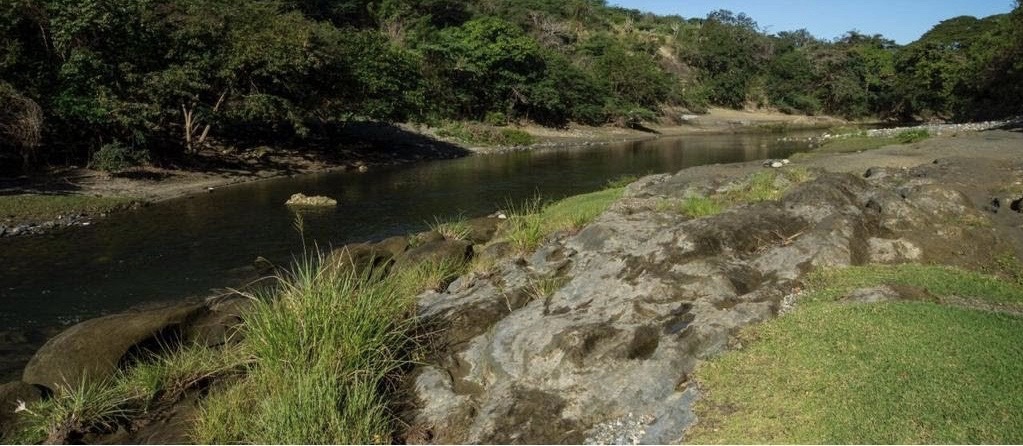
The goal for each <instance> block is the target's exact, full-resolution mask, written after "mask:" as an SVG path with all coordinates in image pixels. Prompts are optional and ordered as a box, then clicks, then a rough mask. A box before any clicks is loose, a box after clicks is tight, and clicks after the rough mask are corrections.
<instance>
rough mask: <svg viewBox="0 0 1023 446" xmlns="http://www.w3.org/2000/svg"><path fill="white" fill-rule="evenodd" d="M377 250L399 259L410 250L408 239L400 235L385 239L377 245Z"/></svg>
mask: <svg viewBox="0 0 1023 446" xmlns="http://www.w3.org/2000/svg"><path fill="white" fill-rule="evenodd" d="M376 248H377V249H379V250H381V251H384V252H387V253H390V254H391V255H392V256H395V257H397V256H399V255H401V254H402V253H404V252H405V251H407V250H408V248H409V243H408V237H402V236H400V235H399V236H394V237H388V238H385V239H383V240H381V241H379V242H377V243H376Z"/></svg>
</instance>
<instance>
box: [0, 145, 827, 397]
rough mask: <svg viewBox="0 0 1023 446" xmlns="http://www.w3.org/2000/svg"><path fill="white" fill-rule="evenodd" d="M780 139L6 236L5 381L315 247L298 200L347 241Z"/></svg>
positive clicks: (350, 184)
mask: <svg viewBox="0 0 1023 446" xmlns="http://www.w3.org/2000/svg"><path fill="white" fill-rule="evenodd" d="M780 136H782V135H778V134H759V135H755V134H746V135H697V136H685V137H672V138H661V139H656V140H650V141H642V142H629V143H618V144H610V145H602V146H587V147H565V148H558V149H542V150H534V151H520V152H510V153H502V154H493V155H480V156H470V157H466V158H460V159H455V160H445V161H433V162H427V163H422V164H418V165H407V166H395V167H387V168H378V169H375V170H371V171H370V172H367V173H362V174H360V173H354V172H351V173H349V172H339V173H327V174H319V175H308V176H300V177H294V178H280V179H274V180H267V181H260V182H255V183H249V184H242V185H237V186H232V187H226V188H222V189H218V190H215V191H213V192H212V193H209V194H201V195H195V196H191V197H185V198H180V199H175V200H170V201H166V202H162V203H158V204H155V205H153V206H149V207H146V208H143V209H139V210H136V211H129V212H123V213H118V214H114V215H112V216H110V217H107V218H105V219H102V220H99V221H97V222H95V223H94V224H93V225H91V226H89V227H83V228H70V229H66V230H63V231H58V232H54V233H50V234H44V235H40V236H31V237H20V238H8V239H0V265H2V266H0V302H2V305H0V378H10V377H13V376H16V375H17V370H18V369H20V367H22V366H23V365H24V362H25V361H27V359H28V357H30V355H31V352H32V351H34V349H35V348H38V346H39V345H41V343H42V342H44V341H45V339H46V338H47V337H48V336H50V335H52V334H53V333H55V332H56V331H57V330H59V329H60V327H62V326H66V325H69V324H72V323H75V322H78V321H81V320H83V319H87V318H90V317H95V316H98V315H102V314H105V313H110V312H117V311H121V310H125V309H127V308H130V307H132V306H136V305H139V304H144V303H148V302H157V301H165V300H171V299H180V298H183V297H188V296H202V295H207V294H209V293H210V290H211V289H212V288H217V287H224V286H234V285H237V284H238V281H239V277H241V276H243V275H244V274H245V273H246V271H245V270H244V269H240V268H241V267H244V266H246V265H251V264H252V262H253V260H254V259H256V257H257V256H263V257H266V258H267V259H270V260H271V261H273V262H275V263H278V264H286V263H287V262H289V260H290V259H291V258H292V256H294V255H296V254H300V253H301V252H302V249H303V248H302V247H303V239H302V236H300V234H299V232H298V231H297V230H296V229H295V221H296V214H295V213H294V211H292V210H291V209H288V208H287V207H285V206H284V204H283V203H284V201H285V200H287V198H288V197H289V196H290V195H291V194H293V193H295V192H302V193H305V194H307V195H327V196H330V197H334V198H336V199H337V200H338V201H339V202H340V205H339V206H338V207H337V208H335V209H329V210H321V211H316V212H303V218H302V220H303V226H304V236H305V242H306V243H307V244H312V243H315V244H316V245H317V246H320V247H329V246H339V245H342V244H345V243H350V242H356V241H366V240H372V239H380V238H384V237H388V236H392V235H397V234H407V233H410V232H414V231H421V230H423V229H425V228H427V227H428V225H429V223H430V222H432V221H434V220H435V219H441V220H443V219H451V218H456V217H458V216H460V215H462V216H469V217H472V216H478V215H483V214H488V213H491V212H493V211H495V210H497V209H501V208H504V207H506V206H507V204H508V203H509V202H512V203H521V202H524V201H525V200H527V199H529V198H531V197H534V196H536V195H539V196H541V197H543V198H544V199H557V198H562V197H565V196H569V195H574V194H579V193H584V192H590V191H594V190H597V189H600V188H601V187H603V186H604V185H605V184H606V183H607V182H608V181H609V180H612V179H614V178H617V177H620V176H623V175H636V176H642V175H645V174H649V173H662V172H674V171H677V170H679V169H682V168H685V167H690V166H696V165H703V164H713V163H731V162H739V161H748V160H755V159H763V158H783V157H787V156H789V155H791V154H792V153H795V152H798V151H802V150H805V149H806V148H807V143H806V142H793V141H780V140H779V137H780ZM0 382H2V381H0Z"/></svg>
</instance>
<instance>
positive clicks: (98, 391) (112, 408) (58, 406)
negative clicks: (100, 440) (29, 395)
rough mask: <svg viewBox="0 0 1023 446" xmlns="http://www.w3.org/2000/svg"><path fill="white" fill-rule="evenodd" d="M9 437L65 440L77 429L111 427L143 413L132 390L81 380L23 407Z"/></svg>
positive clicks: (27, 441)
mask: <svg viewBox="0 0 1023 446" xmlns="http://www.w3.org/2000/svg"><path fill="white" fill-rule="evenodd" d="M17 411H18V412H23V414H22V417H21V418H20V419H19V422H18V426H17V427H16V429H15V430H14V433H13V434H12V435H11V437H10V438H6V439H5V441H10V442H11V443H12V444H38V443H42V442H45V443H46V444H62V443H65V442H67V441H69V438H70V436H72V435H73V434H75V433H77V432H88V431H90V430H94V429H98V430H111V429H112V428H113V427H114V426H116V425H117V423H119V422H122V421H124V420H127V419H129V418H130V417H132V416H134V415H136V414H138V413H140V409H139V407H138V406H137V404H136V400H134V399H133V398H132V397H131V396H130V395H129V394H126V393H125V392H124V390H123V388H121V387H120V386H118V385H116V383H113V382H98V381H87V380H82V381H81V382H78V383H75V384H67V385H65V386H61V387H59V388H57V389H55V390H54V393H53V395H51V396H50V397H49V398H47V399H45V400H42V401H38V402H35V403H33V404H31V405H28V406H26V407H24V408H18V409H17Z"/></svg>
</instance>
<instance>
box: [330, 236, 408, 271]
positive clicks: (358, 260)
mask: <svg viewBox="0 0 1023 446" xmlns="http://www.w3.org/2000/svg"><path fill="white" fill-rule="evenodd" d="M393 259H394V254H393V251H392V250H390V249H388V247H387V246H378V245H377V244H373V243H351V244H348V245H345V246H342V247H340V248H338V249H335V250H334V251H332V252H331V253H330V256H328V257H327V263H328V264H330V265H333V266H335V267H337V268H343V269H350V270H352V271H355V272H356V273H358V274H367V275H370V274H382V273H384V272H386V271H387V268H389V267H390V265H391V263H392V262H393Z"/></svg>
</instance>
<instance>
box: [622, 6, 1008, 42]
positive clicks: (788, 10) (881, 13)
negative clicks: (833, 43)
mask: <svg viewBox="0 0 1023 446" xmlns="http://www.w3.org/2000/svg"><path fill="white" fill-rule="evenodd" d="M608 3H609V4H612V5H618V6H622V7H626V8H633V9H639V10H643V11H651V12H655V13H658V14H679V15H681V16H682V17H685V18H690V17H700V18H702V17H706V16H707V13H708V12H710V11H713V10H716V9H728V10H731V11H732V12H735V13H739V12H745V13H746V14H747V15H749V16H750V17H753V19H754V20H756V21H757V23H758V24H760V27H761V28H765V27H766V28H767V32H768V33H772V34H773V33H776V32H779V31H790V30H795V29H799V28H806V29H807V30H809V31H810V33H811V34H813V35H815V36H817V37H822V38H825V39H832V38H835V37H838V36H841V35H842V34H845V32H846V31H849V30H851V29H856V30H859V31H860V32H862V33H864V34H883V35H884V36H885V37H888V38H889V39H892V40H895V41H896V42H897V43H900V44H906V43H909V42H912V41H914V40H916V39H917V38H919V37H920V36H921V35H922V34H923V33H925V32H927V30H929V29H931V27H932V26H934V25H936V24H937V23H938V22H940V21H942V20H945V19H949V18H952V17H957V16H961V15H972V16H974V17H978V18H980V17H986V16H989V15H992V14H1001V13H1004V12H1009V11H1011V10H1012V8H1013V6H1014V5H1015V2H1014V1H1013V0H818V1H810V0H759V1H755V0H746V1H740V0H716V1H710V0H608Z"/></svg>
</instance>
